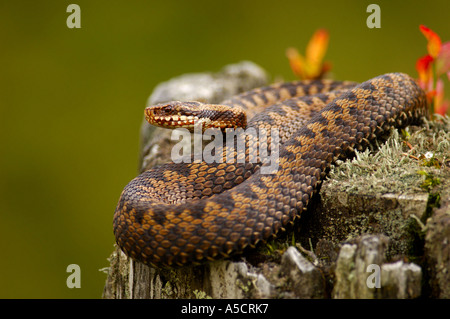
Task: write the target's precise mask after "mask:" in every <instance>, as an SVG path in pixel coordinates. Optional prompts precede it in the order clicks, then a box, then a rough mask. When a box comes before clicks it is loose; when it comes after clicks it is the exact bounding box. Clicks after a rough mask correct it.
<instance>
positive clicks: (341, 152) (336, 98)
mask: <svg viewBox="0 0 450 319" xmlns="http://www.w3.org/2000/svg"><path fill="white" fill-rule="evenodd" d="M326 91H331V92H329V93H324V92H326ZM317 93H321V94H317ZM314 94H316V95H314ZM299 95H306V96H305V97H297V96H299ZM309 95H310V96H309ZM223 104H224V105H230V106H231V108H230V110H227V109H221V108H219V109H218V113H222V114H225V113H226V114H225V115H226V116H225V117H228V118H231V119H232V118H234V117H235V116H234V115H235V114H236V113H234V112H235V110H236V107H244V108H246V107H248V106H256V110H257V111H259V110H260V109H261V108H262V107H266V106H269V107H267V108H266V109H265V110H264V111H263V112H262V113H259V114H256V115H255V116H253V117H252V118H251V119H250V120H249V121H248V126H249V127H257V128H265V129H267V131H269V132H270V131H271V130H273V128H275V127H276V128H277V129H278V130H279V131H280V134H279V136H280V141H281V146H280V148H279V155H278V156H279V160H278V161H277V164H278V168H277V169H276V170H274V171H273V172H272V173H271V174H262V173H261V168H262V166H261V165H268V163H267V162H264V163H261V162H256V163H252V162H250V161H249V156H250V155H251V154H252V153H253V152H256V151H255V149H256V150H257V146H258V138H252V137H251V136H250V137H247V139H246V146H247V149H248V150H249V151H247V152H246V153H245V155H244V157H245V159H246V160H245V162H242V163H240V162H239V161H238V162H237V163H227V162H224V163H211V164H207V163H205V162H201V161H194V162H193V163H190V164H183V163H182V164H174V163H168V164H165V165H162V166H160V167H157V168H152V169H150V170H148V171H146V172H144V173H142V174H141V175H139V176H138V177H136V178H135V179H133V180H132V181H131V182H130V183H129V184H128V185H127V186H126V187H125V189H124V190H123V192H122V194H121V197H120V200H119V203H118V205H117V208H116V211H115V214H114V234H115V237H116V241H117V243H118V245H119V246H120V247H121V249H122V250H123V251H124V252H125V253H126V254H127V255H129V256H130V257H132V258H133V259H135V260H138V261H141V262H143V263H146V264H149V265H153V266H157V267H161V266H182V265H187V264H197V263H201V262H204V261H206V260H215V259H219V258H224V257H228V256H230V255H233V254H238V253H242V251H243V250H244V249H245V248H246V247H254V246H255V245H256V244H257V243H258V242H261V241H266V240H267V239H269V238H271V237H273V236H275V235H276V234H278V233H279V232H280V231H283V230H284V229H285V227H286V226H287V225H288V224H291V223H292V222H293V221H294V220H295V219H296V218H298V217H300V215H301V213H302V211H303V210H306V209H307V207H308V203H309V202H310V199H311V197H312V195H313V194H314V193H315V192H317V191H318V189H319V188H320V185H321V182H322V180H323V179H324V178H325V176H326V174H327V173H328V170H329V168H330V166H331V165H332V164H333V163H334V162H335V161H336V160H337V159H338V158H340V159H344V158H347V157H350V156H352V155H353V154H354V150H355V149H363V148H365V147H367V146H368V145H369V144H370V143H371V142H373V141H375V140H377V139H384V138H385V137H386V135H388V133H389V132H390V129H391V127H398V128H401V127H405V126H407V125H409V124H415V123H420V122H421V119H422V118H423V117H424V116H427V101H426V96H425V93H424V92H423V90H421V89H420V88H419V87H418V85H417V84H416V82H415V81H414V80H413V79H412V78H410V77H409V76H408V75H406V74H401V73H390V74H385V75H381V76H379V77H376V78H373V79H371V80H369V81H366V82H364V83H362V84H359V85H357V86H355V84H354V83H350V82H334V81H326V80H323V81H309V82H292V83H285V84H276V85H272V86H269V87H266V88H261V89H256V90H253V91H250V92H247V93H244V94H241V95H239V96H237V97H235V98H233V99H230V100H228V101H226V102H224V103H223ZM272 104H274V105H272ZM183 105H184V107H185V108H186V109H187V111H186V112H187V113H186V114H185V115H184V116H182V115H180V114H178V112H179V111H180V110H181V109H182V107H183ZM270 105H272V106H270ZM203 107H207V106H205V105H203V104H200V103H197V102H190V103H180V102H174V103H169V104H167V105H165V106H163V107H162V108H158V109H155V108H148V109H147V110H146V116H147V118H149V117H152V118H155V117H156V118H157V120H155V121H160V122H161V120H163V121H164V120H167V122H170V123H172V122H173V123H172V124H174V126H177V125H179V124H182V125H184V124H186V123H187V122H188V120H189V119H190V118H191V116H194V115H197V113H198V112H197V110H198V109H202V108H203ZM213 108H214V106H213ZM158 112H159V113H158ZM169 112H175V113H172V115H171V114H170V113H169ZM173 114H175V116H173ZM302 116H306V120H305V119H302V118H301V117H302ZM222 120H223V119H219V117H216V118H215V121H219V122H220V121H222ZM178 122H180V123H178ZM156 124H160V125H161V124H163V123H156ZM244 125H245V124H244ZM219 126H220V125H219ZM270 143H272V141H271V140H270V138H269V139H268V140H267V144H270ZM224 152H225V151H224ZM224 154H225V153H224ZM224 154H223V156H225V155H224ZM235 155H237V154H236V153H235Z"/></svg>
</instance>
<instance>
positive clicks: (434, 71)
mask: <svg viewBox="0 0 450 319" xmlns="http://www.w3.org/2000/svg"><path fill="white" fill-rule="evenodd" d="M419 29H420V31H421V32H422V33H423V35H424V36H425V38H426V39H427V41H428V42H427V51H428V54H426V55H425V56H423V57H421V58H419V59H418V60H417V62H416V70H417V72H418V73H419V85H420V87H421V88H422V89H424V90H425V92H427V97H428V99H429V102H430V105H431V113H432V114H433V113H436V114H440V115H442V116H444V115H445V113H447V110H448V108H449V106H450V102H449V101H448V100H446V99H444V81H443V80H442V76H443V75H447V78H448V80H450V42H446V43H442V41H441V38H440V37H439V35H438V34H437V33H436V32H434V31H433V30H431V29H430V28H428V27H426V26H424V25H420V27H419Z"/></svg>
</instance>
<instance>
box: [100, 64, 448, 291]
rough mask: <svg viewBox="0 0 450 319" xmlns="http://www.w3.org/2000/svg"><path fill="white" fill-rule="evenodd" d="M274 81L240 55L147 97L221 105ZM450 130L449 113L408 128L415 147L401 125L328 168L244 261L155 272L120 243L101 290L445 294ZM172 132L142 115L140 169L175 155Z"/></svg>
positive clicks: (153, 101)
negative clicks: (286, 224)
mask: <svg viewBox="0 0 450 319" xmlns="http://www.w3.org/2000/svg"><path fill="white" fill-rule="evenodd" d="M267 82H268V77H267V75H266V72H265V71H264V70H263V69H261V68H260V67H259V66H257V65H255V64H253V63H251V62H241V63H239V64H234V65H228V66H226V67H225V68H224V69H223V70H222V71H221V72H219V73H216V74H212V73H200V74H187V75H183V76H180V77H177V78H174V79H172V80H170V81H168V82H165V83H161V84H160V85H159V86H157V87H156V88H155V90H154V92H153V93H152V95H151V96H150V98H149V100H148V103H147V104H148V105H150V104H156V103H162V102H166V101H170V100H198V101H203V102H210V103H219V102H220V101H222V100H225V99H226V98H229V97H230V96H232V95H236V94H239V93H240V92H243V91H247V90H250V89H252V88H255V87H259V86H263V85H266V84H267ZM449 131H450V120H449V119H448V118H446V119H440V122H427V123H426V124H425V126H424V127H423V128H415V129H411V130H407V132H406V133H404V132H403V135H404V136H409V137H410V139H409V140H408V143H409V145H412V147H413V150H408V149H407V148H406V146H405V145H404V144H405V143H403V142H402V137H400V136H399V135H402V133H401V132H400V133H399V132H397V131H394V133H393V135H392V136H391V137H390V138H389V140H388V141H387V143H386V144H385V145H383V146H381V147H380V149H379V150H372V152H370V151H366V152H363V153H357V155H356V158H355V159H354V160H348V161H346V162H344V163H341V165H340V166H339V167H336V168H332V170H331V172H330V177H329V178H328V179H327V180H326V181H325V182H324V183H323V185H322V188H321V191H320V193H319V195H317V196H315V198H314V199H313V201H312V203H311V206H310V207H309V209H308V211H307V212H306V213H304V214H303V216H302V218H301V219H300V221H299V222H298V223H296V224H295V225H294V226H293V227H292V229H290V230H289V232H288V233H287V234H286V235H285V236H282V237H281V238H280V239H274V240H272V241H270V242H269V243H267V244H263V245H260V247H259V248H258V249H256V250H255V251H249V252H248V253H245V254H244V255H243V256H241V257H237V258H234V259H232V260H222V261H216V262H211V263H207V264H204V265H200V266H187V267H183V268H174V269H155V268H152V267H148V266H146V265H144V264H141V263H138V262H135V261H133V260H131V259H129V258H128V257H127V256H126V255H125V254H124V253H123V252H121V250H120V249H119V248H118V247H116V249H115V250H114V252H113V253H112V254H111V256H110V258H109V260H110V263H111V265H110V267H109V270H108V278H107V281H106V285H105V288H104V291H103V298H120V299H122V298H151V299H159V298H238V299H239V298H417V297H419V296H422V297H436V298H449V296H450V292H449V289H448V287H449V277H448V274H449V273H450V268H449V267H450V266H449V264H450V248H449V242H450V231H449V229H450V217H449V216H450V204H449V203H450V192H449V189H450V187H449V185H450V160H449V159H450V142H449V141H450V133H449ZM170 136H171V131H170V130H166V129H162V128H156V127H152V126H150V125H149V124H147V123H146V122H145V121H144V122H143V124H142V128H141V150H140V160H141V161H140V168H139V171H140V172H142V171H145V170H147V169H149V168H150V167H152V166H154V165H158V164H162V163H165V162H167V161H169V160H170V154H171V148H172V146H173V145H174V144H175V141H172V140H171V139H170ZM403 138H404V137H403ZM405 148H406V149H405ZM427 152H428V153H427ZM429 152H433V154H432V156H431V155H430V154H429ZM374 154H375V155H374ZM439 206H440V209H439V210H437V208H438V207H439ZM377 267H378V268H377ZM377 269H378V270H379V272H380V273H379V276H378V277H377V274H376V270H377ZM371 275H372V277H370V276H371ZM422 277H424V280H422Z"/></svg>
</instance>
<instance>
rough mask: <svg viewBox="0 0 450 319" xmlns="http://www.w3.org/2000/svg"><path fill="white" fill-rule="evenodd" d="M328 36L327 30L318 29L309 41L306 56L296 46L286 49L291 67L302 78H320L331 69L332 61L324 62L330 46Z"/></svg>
mask: <svg viewBox="0 0 450 319" xmlns="http://www.w3.org/2000/svg"><path fill="white" fill-rule="evenodd" d="M328 38H329V35H328V31H327V30H325V29H319V30H317V31H316V32H315V33H314V34H313V36H312V37H311V39H310V40H309V42H308V45H307V47H306V52H305V56H304V57H303V56H302V55H301V54H300V53H299V52H298V50H297V49H295V48H288V49H287V50H286V56H287V58H288V59H289V64H290V65H291V69H292V71H293V72H294V74H295V75H296V76H297V77H298V78H300V79H301V80H313V79H320V78H322V77H323V76H324V74H325V73H326V72H327V71H329V70H330V69H331V65H330V63H328V62H323V58H324V56H325V53H326V52H327V48H328Z"/></svg>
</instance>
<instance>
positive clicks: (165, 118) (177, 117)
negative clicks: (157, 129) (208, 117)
mask: <svg viewBox="0 0 450 319" xmlns="http://www.w3.org/2000/svg"><path fill="white" fill-rule="evenodd" d="M145 119H146V120H147V122H149V123H150V124H153V125H157V126H162V127H167V128H178V127H180V128H181V127H193V126H194V125H195V123H196V122H197V121H198V118H197V117H196V116H192V115H191V116H186V115H181V114H173V115H160V114H158V113H157V112H155V111H153V110H146V111H145Z"/></svg>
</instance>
